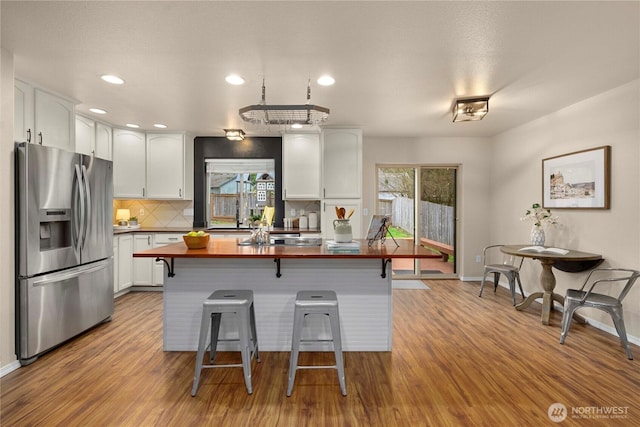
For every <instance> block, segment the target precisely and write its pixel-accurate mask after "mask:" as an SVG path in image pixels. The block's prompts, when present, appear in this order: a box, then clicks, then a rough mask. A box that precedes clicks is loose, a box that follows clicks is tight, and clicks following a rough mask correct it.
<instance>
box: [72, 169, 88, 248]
mask: <svg viewBox="0 0 640 427" xmlns="http://www.w3.org/2000/svg"><path fill="white" fill-rule="evenodd" d="M76 182H77V185H76V188H75V189H74V191H75V194H77V198H78V200H79V201H80V215H76V216H75V218H76V219H75V221H76V225H77V226H78V228H79V230H78V231H77V235H78V239H77V243H76V246H77V247H76V252H79V251H80V248H82V245H83V244H84V235H85V230H84V226H85V215H86V209H85V197H84V182H83V178H82V173H81V172H80V166H79V165H76ZM74 207H75V208H77V205H76V206H74ZM76 213H77V212H76ZM78 218H79V221H78ZM78 222H79V224H78Z"/></svg>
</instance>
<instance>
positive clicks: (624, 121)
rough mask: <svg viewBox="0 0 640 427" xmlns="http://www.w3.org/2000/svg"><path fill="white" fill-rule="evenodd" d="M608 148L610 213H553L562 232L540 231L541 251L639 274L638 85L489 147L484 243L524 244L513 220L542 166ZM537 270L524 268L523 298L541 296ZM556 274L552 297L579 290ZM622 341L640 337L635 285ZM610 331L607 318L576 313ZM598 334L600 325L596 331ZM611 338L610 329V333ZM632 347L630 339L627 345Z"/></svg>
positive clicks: (533, 191) (523, 228) (535, 191)
mask: <svg viewBox="0 0 640 427" xmlns="http://www.w3.org/2000/svg"><path fill="white" fill-rule="evenodd" d="M603 145H610V146H611V159H612V160H611V209H608V210H568V209H564V210H563V209H555V210H553V212H554V213H555V214H557V215H558V217H559V219H560V222H561V223H562V226H561V227H559V228H551V229H547V231H546V238H547V240H546V243H545V244H546V245H547V246H558V247H565V248H571V249H578V250H581V251H584V252H592V253H599V254H602V256H603V257H604V258H605V262H604V264H602V266H603V267H626V268H633V269H640V194H639V191H638V187H636V186H637V185H638V183H639V181H640V174H639V173H638V168H639V165H640V83H639V81H637V80H636V81H633V82H631V83H628V84H626V85H624V86H621V87H619V88H616V89H614V90H611V91H608V92H605V93H602V94H600V95H598V96H595V97H593V98H590V99H587V100H585V101H583V102H580V103H578V104H575V105H573V106H570V107H568V108H565V109H563V110H560V111H557V112H555V113H553V114H549V115H547V116H545V117H543V118H541V119H539V120H535V121H532V122H530V123H527V124H525V125H523V126H520V127H518V128H515V129H511V130H510V131H508V132H505V133H503V134H501V135H499V136H497V137H496V138H494V141H493V145H492V148H493V150H492V164H493V167H492V168H491V191H490V195H491V203H490V205H491V209H492V213H491V218H492V220H491V224H492V227H491V241H493V242H497V243H501V242H509V243H528V240H529V233H530V230H531V223H529V222H521V221H520V220H519V218H520V217H522V215H523V214H524V211H525V210H526V209H527V208H528V207H530V206H531V204H532V203H535V202H541V198H542V159H544V158H547V157H553V156H557V155H561V154H566V153H571V152H574V151H579V150H585V149H589V148H595V147H599V146H603ZM540 271H541V267H540V264H539V263H538V262H537V261H534V260H525V264H524V266H523V270H522V282H523V286H524V289H525V293H527V294H528V293H531V292H534V291H537V290H540V287H539V274H540ZM554 271H555V276H556V279H557V284H556V291H557V293H559V294H560V295H564V294H565V292H566V289H567V288H575V287H579V286H581V285H582V282H583V281H584V278H585V275H586V273H564V272H559V271H557V270H554ZM624 310H625V313H624V317H625V323H626V326H627V333H628V335H632V336H634V337H640V284H639V285H636V287H635V289H632V292H631V293H630V294H629V295H628V296H627V299H626V300H625V304H624ZM583 314H585V315H586V316H587V317H590V318H591V319H592V320H594V321H596V322H601V323H602V324H603V325H604V326H605V329H607V326H609V327H611V328H612V325H613V324H612V322H611V321H610V318H609V316H607V315H606V314H604V313H602V312H600V311H597V310H591V311H587V310H586V309H585V310H584V311H583ZM601 326H602V325H601ZM611 330H613V329H611ZM634 340H637V338H634Z"/></svg>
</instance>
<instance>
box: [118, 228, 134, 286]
mask: <svg viewBox="0 0 640 427" xmlns="http://www.w3.org/2000/svg"><path fill="white" fill-rule="evenodd" d="M132 278H133V236H132V235H131V234H127V235H122V236H118V291H122V290H123V289H127V288H130V287H131V285H132Z"/></svg>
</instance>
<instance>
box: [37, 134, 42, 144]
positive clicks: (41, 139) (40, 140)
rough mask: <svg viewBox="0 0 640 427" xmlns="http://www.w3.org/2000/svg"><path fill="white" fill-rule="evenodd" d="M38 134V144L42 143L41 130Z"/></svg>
mask: <svg viewBox="0 0 640 427" xmlns="http://www.w3.org/2000/svg"><path fill="white" fill-rule="evenodd" d="M38 136H39V137H40V142H38V144H40V145H42V132H38Z"/></svg>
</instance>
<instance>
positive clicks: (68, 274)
mask: <svg viewBox="0 0 640 427" xmlns="http://www.w3.org/2000/svg"><path fill="white" fill-rule="evenodd" d="M107 266H108V262H107V261H100V262H98V263H96V264H94V265H91V266H89V267H84V266H83V267H77V268H72V269H69V270H64V271H60V272H57V273H52V274H45V275H44V276H41V277H40V278H38V279H37V280H35V281H33V282H32V284H33V286H43V285H46V284H49V283H56V282H62V281H63V280H69V279H73V278H74V277H78V276H80V275H82V274H88V273H93V272H95V271H100V270H103V269H104V268H106V267H107Z"/></svg>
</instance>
